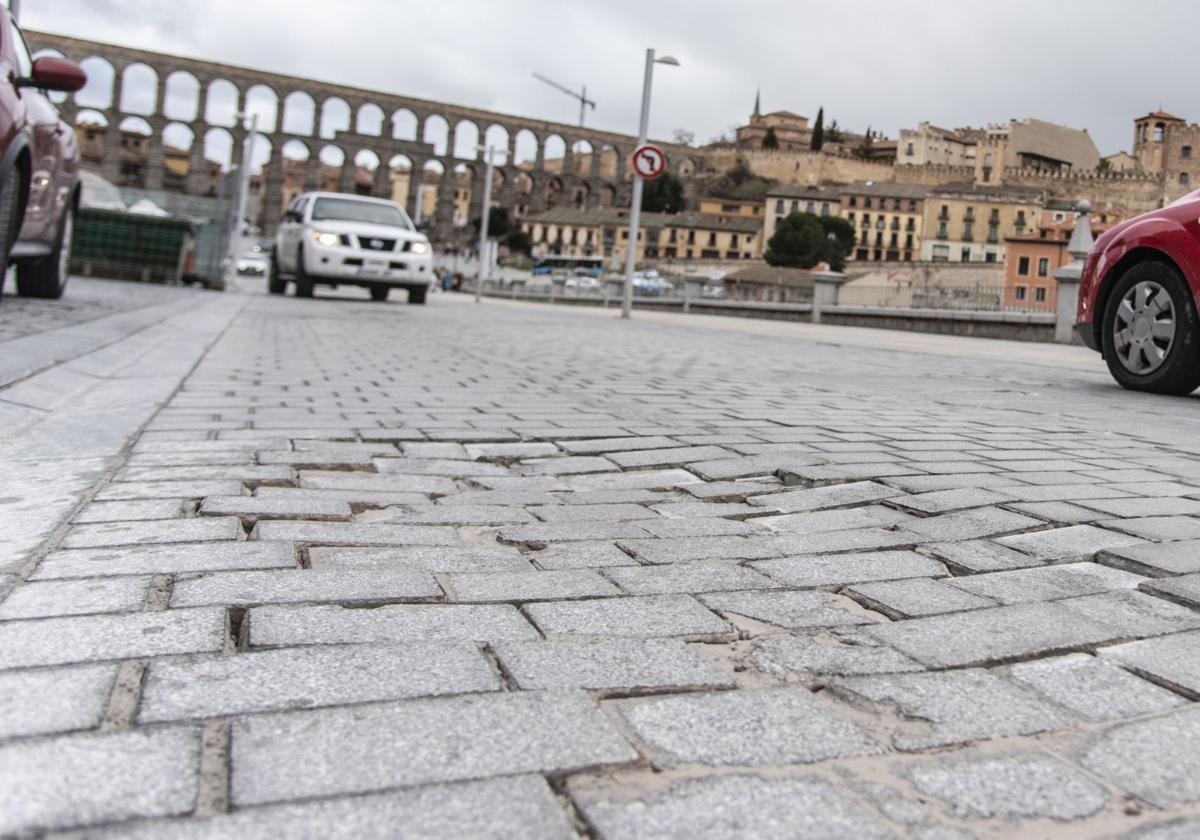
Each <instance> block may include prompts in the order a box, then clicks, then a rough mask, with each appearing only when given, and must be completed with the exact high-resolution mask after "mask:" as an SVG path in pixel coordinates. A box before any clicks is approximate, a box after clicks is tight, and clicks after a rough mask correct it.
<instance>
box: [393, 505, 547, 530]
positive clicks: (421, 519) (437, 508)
mask: <svg viewBox="0 0 1200 840" xmlns="http://www.w3.org/2000/svg"><path fill="white" fill-rule="evenodd" d="M380 521H381V522H386V523H387V524H389V525H512V524H515V523H524V522H535V521H537V520H535V519H534V518H533V517H532V516H530V515H529V514H528V513H526V512H525V511H524V510H522V509H521V508H518V507H509V506H505V505H415V506H410V507H406V508H398V509H397V512H396V513H392V514H390V515H389V516H388V517H387V518H386V519H383V520H380Z"/></svg>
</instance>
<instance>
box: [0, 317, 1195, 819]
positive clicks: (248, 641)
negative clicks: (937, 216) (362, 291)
mask: <svg viewBox="0 0 1200 840" xmlns="http://www.w3.org/2000/svg"><path fill="white" fill-rule="evenodd" d="M213 297H215V298H216V299H217V300H219V301H222V302H223V304H222V305H223V306H224V307H226V308H223V309H221V310H220V312H219V313H217V314H214V315H213V318H214V319H215V321H214V324H213V326H212V328H211V329H210V330H209V331H208V332H206V333H204V336H206V337H205V338H203V340H201V338H197V339H196V341H197V342H200V343H203V345H204V346H205V347H208V348H209V349H208V350H207V352H206V353H204V354H203V357H202V359H201V360H200V362H199V364H198V365H196V366H195V368H194V369H193V370H191V372H190V373H187V375H186V377H184V373H186V371H185V372H184V373H180V374H179V378H180V379H182V380H183V381H182V386H181V387H180V388H179V389H178V390H177V391H176V392H174V394H173V396H172V397H171V398H170V400H169V402H167V404H166V405H165V406H164V407H163V408H162V409H161V410H159V411H158V412H157V413H156V414H155V415H154V416H153V417H152V419H150V420H149V422H148V423H147V424H146V425H145V427H144V429H142V430H141V431H140V433H138V432H136V431H135V432H132V433H131V434H134V435H135V439H134V441H133V443H132V445H131V446H129V447H127V448H125V449H122V450H121V452H120V453H119V455H118V456H116V457H112V458H109V459H108V460H106V461H105V462H104V463H105V470H104V476H103V480H102V481H101V482H100V483H99V484H97V485H96V486H95V487H93V488H92V489H91V490H90V491H89V493H88V495H87V498H86V501H85V502H84V503H82V504H80V505H78V507H77V510H75V512H74V515H73V517H72V520H71V522H70V524H69V527H63V528H59V529H57V530H56V531H55V532H54V534H53V536H52V537H51V541H52V542H51V544H50V545H49V546H47V547H46V548H45V550H43V551H41V552H39V553H37V554H35V555H33V556H32V559H30V560H29V562H27V563H25V564H24V565H23V566H22V567H21V568H20V570H19V571H20V574H19V576H18V577H15V578H14V580H13V583H12V587H11V591H10V592H9V593H8V594H7V597H5V598H4V599H3V600H2V601H0V833H2V834H19V833H22V832H24V833H37V832H49V833H51V834H52V835H55V836H57V835H59V834H63V835H64V836H88V837H116V836H120V837H128V836H135V837H184V838H190V837H238V838H257V837H262V838H268V837H272V838H273V837H301V836H304V837H322V838H330V837H346V838H350V837H354V838H360V837H376V836H378V837H385V836H386V837H394V836H404V837H455V838H460V837H488V838H492V837H494V838H511V837H521V838H566V837H575V836H583V837H594V838H611V839H612V840H625V838H639V840H640V838H667V837H671V838H673V837H684V838H730V837H753V838H791V837H795V838H808V837H828V838H842V837H863V838H875V837H881V838H882V837H900V836H911V837H921V838H939V839H940V838H966V837H998V836H1021V837H1041V836H1049V835H1056V836H1059V835H1061V836H1071V837H1107V836H1122V837H1139V838H1183V837H1194V836H1197V834H1200V706H1197V704H1196V701H1197V699H1200V436H1198V435H1197V430H1198V429H1200V425H1198V421H1200V403H1198V402H1197V401H1196V400H1193V399H1161V398H1151V397H1147V396H1143V395H1135V394H1129V393H1125V392H1122V391H1120V390H1118V389H1117V388H1115V386H1113V385H1112V384H1111V383H1110V382H1109V381H1108V378H1107V375H1106V374H1105V373H1104V371H1103V369H1102V366H1101V363H1100V362H1099V361H1098V360H1097V359H1093V358H1091V357H1090V356H1088V355H1087V354H1085V353H1084V352H1083V351H1077V350H1075V349H1071V348H1053V347H1036V346H1029V345H1015V344H1005V343H1001V342H987V341H973V340H970V339H950V338H930V337H919V336H911V337H906V336H901V335H898V334H895V333H889V334H883V333H876V334H873V335H867V334H866V333H865V332H864V331H856V330H845V331H843V332H840V333H839V332H837V331H836V330H833V331H831V330H830V329H821V328H811V327H806V326H804V325H766V326H764V325H759V324H749V323H747V324H743V325H739V326H733V325H731V323H730V321H728V320H726V321H724V322H722V323H721V325H720V326H717V327H714V326H711V325H710V324H711V322H708V321H705V320H703V319H677V320H671V319H669V318H667V317H665V316H664V317H659V318H653V317H650V316H639V318H638V319H637V320H635V321H634V322H632V323H625V322H620V321H617V320H613V319H611V318H601V317H598V316H597V314H595V313H579V312H569V311H564V310H551V309H548V308H537V307H531V306H518V305H510V304H502V303H497V302H489V303H488V304H486V305H484V306H479V307H476V306H474V305H472V304H470V303H469V302H465V301H463V300H461V299H457V298H447V297H444V296H440V295H439V296H435V297H434V298H433V299H432V301H431V304H430V305H429V306H427V307H408V306H404V305H403V304H391V305H386V306H384V305H371V304H367V303H362V302H358V301H346V300H330V299H325V300H320V299H318V300H316V301H296V300H294V299H290V298H288V299H278V298H274V299H272V298H267V297H263V296H257V297H246V296H242V295H237V294H229V295H225V296H213ZM208 299H209V298H205V300H208ZM6 305H7V302H6ZM218 315H219V316H220V317H218ZM906 342H907V343H908V344H909V345H910V346H913V347H920V348H922V352H912V351H909V350H904V349H902V348H903V347H905V346H906ZM2 346H3V345H0V347H2ZM189 346H193V345H189ZM200 352H201V351H196V353H197V355H199V353H200ZM4 393H5V392H0V398H2V397H3V395H4ZM62 445H63V446H68V447H69V446H70V445H71V442H70V441H63V442H62Z"/></svg>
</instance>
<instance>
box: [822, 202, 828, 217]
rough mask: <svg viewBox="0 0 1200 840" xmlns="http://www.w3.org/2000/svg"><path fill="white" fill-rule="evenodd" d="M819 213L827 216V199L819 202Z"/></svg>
mask: <svg viewBox="0 0 1200 840" xmlns="http://www.w3.org/2000/svg"><path fill="white" fill-rule="evenodd" d="M821 215H822V216H828V215H829V202H828V201H822V202H821Z"/></svg>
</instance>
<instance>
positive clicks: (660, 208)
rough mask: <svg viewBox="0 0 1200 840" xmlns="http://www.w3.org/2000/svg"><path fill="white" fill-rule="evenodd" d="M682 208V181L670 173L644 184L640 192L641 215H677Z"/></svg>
mask: <svg viewBox="0 0 1200 840" xmlns="http://www.w3.org/2000/svg"><path fill="white" fill-rule="evenodd" d="M683 207H684V201H683V181H681V180H679V177H678V176H677V175H674V174H672V173H670V172H666V173H664V174H663V175H662V176H661V177H659V178H655V179H654V180H653V181H648V182H646V185H645V187H644V188H643V191H642V212H643V213H678V212H679V211H680V210H682V209H683Z"/></svg>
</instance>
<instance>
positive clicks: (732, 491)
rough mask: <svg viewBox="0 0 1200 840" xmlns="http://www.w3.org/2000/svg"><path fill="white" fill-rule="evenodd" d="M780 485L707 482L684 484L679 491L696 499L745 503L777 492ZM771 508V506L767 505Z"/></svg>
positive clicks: (764, 482)
mask: <svg viewBox="0 0 1200 840" xmlns="http://www.w3.org/2000/svg"><path fill="white" fill-rule="evenodd" d="M781 487H782V485H781V484H780V483H779V480H778V479H772V480H771V481H708V482H704V483H703V484H685V485H683V486H682V487H680V488H679V489H680V490H682V491H683V492H685V493H687V494H688V495H690V496H694V497H695V498H697V499H705V500H708V501H721V502H726V501H728V502H742V501H744V502H747V503H748V504H753V502H751V501H750V500H751V499H752V498H755V497H756V496H760V495H763V494H766V493H775V492H777V491H778V490H779V489H780V488H781ZM768 507H771V505H768Z"/></svg>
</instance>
